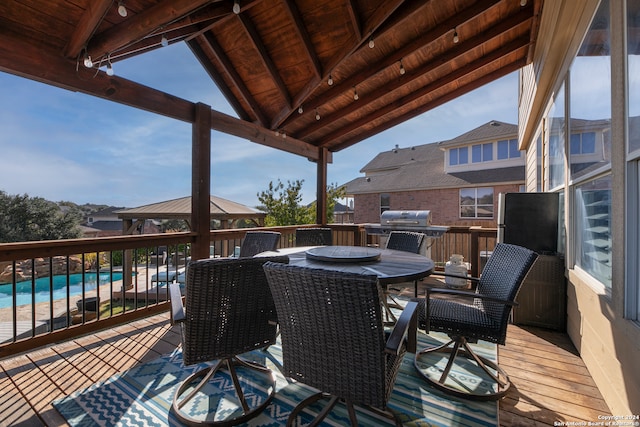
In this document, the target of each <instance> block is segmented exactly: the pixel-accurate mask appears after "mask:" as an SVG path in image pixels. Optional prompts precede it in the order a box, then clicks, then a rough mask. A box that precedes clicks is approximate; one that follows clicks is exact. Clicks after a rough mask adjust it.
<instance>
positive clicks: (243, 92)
mask: <svg viewBox="0 0 640 427" xmlns="http://www.w3.org/2000/svg"><path fill="white" fill-rule="evenodd" d="M198 40H199V41H202V42H203V43H204V45H205V46H207V47H208V48H210V49H211V54H212V55H213V56H215V58H216V61H217V62H218V64H220V66H222V68H224V71H225V72H226V73H227V75H228V76H229V79H230V80H231V82H232V84H233V85H234V86H235V87H236V89H237V90H238V92H239V94H240V96H241V97H242V99H244V102H246V103H247V105H248V106H249V108H250V109H251V112H252V113H253V114H254V116H255V117H256V120H257V121H258V122H259V123H260V124H261V125H262V126H265V127H266V126H267V124H268V123H269V121H268V120H267V117H266V116H265V115H264V113H263V112H262V109H261V108H260V105H259V104H258V103H257V102H256V100H255V99H254V98H253V95H252V94H251V92H249V89H248V88H247V86H246V85H245V84H244V81H243V80H242V77H240V74H238V72H237V71H236V67H234V65H233V64H232V63H231V61H230V60H229V58H228V57H227V55H226V54H225V53H224V50H222V47H221V46H220V45H219V44H218V41H217V40H216V39H215V38H214V36H213V34H212V33H211V32H210V31H209V32H207V33H206V34H204V35H203V36H202V37H200V38H198ZM204 61H208V59H207V58H206V57H205V58H201V63H204ZM224 85H225V86H226V85H227V84H226V83H224ZM218 87H221V86H218ZM232 98H235V96H232ZM227 99H229V98H227Z"/></svg>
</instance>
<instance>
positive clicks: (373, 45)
mask: <svg viewBox="0 0 640 427" xmlns="http://www.w3.org/2000/svg"><path fill="white" fill-rule="evenodd" d="M374 47H376V42H374V41H373V37H371V38H370V39H369V49H373V48H374Z"/></svg>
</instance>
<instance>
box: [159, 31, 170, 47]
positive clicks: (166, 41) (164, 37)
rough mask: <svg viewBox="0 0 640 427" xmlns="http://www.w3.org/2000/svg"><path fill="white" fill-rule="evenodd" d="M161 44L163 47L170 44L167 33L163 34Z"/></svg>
mask: <svg viewBox="0 0 640 427" xmlns="http://www.w3.org/2000/svg"><path fill="white" fill-rule="evenodd" d="M160 44H161V45H162V47H167V46H169V40H167V36H166V35H165V34H163V35H162V38H161V39H160Z"/></svg>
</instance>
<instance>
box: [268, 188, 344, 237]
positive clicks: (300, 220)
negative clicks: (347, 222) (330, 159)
mask: <svg viewBox="0 0 640 427" xmlns="http://www.w3.org/2000/svg"><path fill="white" fill-rule="evenodd" d="M303 182H304V180H296V181H294V182H291V181H287V187H286V188H285V186H284V184H283V183H282V182H281V181H280V180H278V183H277V184H275V185H274V184H273V182H269V188H268V189H267V190H266V191H263V192H261V193H258V200H259V201H260V203H261V204H262V205H261V206H260V207H259V209H260V210H262V211H264V212H266V213H267V217H266V218H265V225H267V226H278V225H298V224H315V223H316V202H313V203H311V204H310V205H309V206H303V205H301V204H300V203H301V202H302V195H301V194H300V191H301V190H302V183H303ZM344 195H345V189H344V187H338V184H331V185H329V186H328V187H327V223H331V222H333V210H334V208H335V205H336V201H337V200H338V199H340V198H343V197H344Z"/></svg>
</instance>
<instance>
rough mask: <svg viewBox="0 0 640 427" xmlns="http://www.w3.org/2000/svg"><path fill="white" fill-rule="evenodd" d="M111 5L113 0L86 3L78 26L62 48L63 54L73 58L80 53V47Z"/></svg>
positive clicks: (89, 36)
mask: <svg viewBox="0 0 640 427" xmlns="http://www.w3.org/2000/svg"><path fill="white" fill-rule="evenodd" d="M111 5H113V0H94V1H90V2H89V3H88V4H87V8H86V9H85V10H84V13H83V14H82V18H80V22H79V23H78V26H77V27H76V29H75V31H74V32H73V34H72V35H71V38H70V39H69V43H67V46H66V47H65V48H64V56H66V57H67V58H74V59H75V58H77V57H78V55H80V53H81V52H82V48H83V47H84V46H86V44H87V42H88V41H89V39H90V38H91V36H92V35H93V33H94V32H95V31H96V29H97V28H98V26H99V25H100V23H101V22H102V20H103V19H104V16H105V15H106V13H107V11H108V10H109V8H110V7H111Z"/></svg>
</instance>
